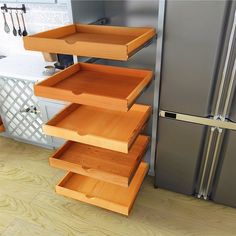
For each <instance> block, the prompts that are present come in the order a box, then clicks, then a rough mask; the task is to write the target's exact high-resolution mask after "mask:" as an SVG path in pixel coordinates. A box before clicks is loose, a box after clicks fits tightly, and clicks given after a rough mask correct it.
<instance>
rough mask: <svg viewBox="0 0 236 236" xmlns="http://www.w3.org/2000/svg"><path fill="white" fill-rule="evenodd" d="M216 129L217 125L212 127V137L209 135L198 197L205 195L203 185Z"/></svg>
mask: <svg viewBox="0 0 236 236" xmlns="http://www.w3.org/2000/svg"><path fill="white" fill-rule="evenodd" d="M215 129H216V127H211V131H210V137H209V141H208V146H207V151H206V157H205V162H204V167H203V171H202V175H201V180H200V187H199V191H198V195H197V197H198V198H201V197H202V196H204V189H203V185H204V180H205V176H206V172H207V164H208V162H209V157H210V150H211V144H212V140H213V134H214V131H215Z"/></svg>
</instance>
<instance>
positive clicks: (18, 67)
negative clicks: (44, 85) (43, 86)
mask: <svg viewBox="0 0 236 236" xmlns="http://www.w3.org/2000/svg"><path fill="white" fill-rule="evenodd" d="M53 64H54V63H53V62H50V63H49V62H45V61H44V58H43V55H42V54H41V53H38V52H31V53H26V54H23V55H15V56H9V57H6V58H3V59H0V76H6V77H13V78H19V79H24V80H30V81H35V82H37V81H41V80H43V79H46V78H47V76H45V75H43V70H44V67H45V66H46V65H53Z"/></svg>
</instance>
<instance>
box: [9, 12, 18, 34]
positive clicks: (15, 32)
mask: <svg viewBox="0 0 236 236" xmlns="http://www.w3.org/2000/svg"><path fill="white" fill-rule="evenodd" d="M9 13H10V16H11V22H12V26H13V31H12V32H13V35H14V36H17V31H16V28H15V24H14V20H13V16H12V12H11V11H10V12H9Z"/></svg>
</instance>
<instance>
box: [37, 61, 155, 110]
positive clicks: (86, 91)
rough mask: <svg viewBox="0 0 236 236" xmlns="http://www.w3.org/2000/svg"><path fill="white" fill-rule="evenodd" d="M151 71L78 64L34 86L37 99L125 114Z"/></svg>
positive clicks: (151, 75)
mask: <svg viewBox="0 0 236 236" xmlns="http://www.w3.org/2000/svg"><path fill="white" fill-rule="evenodd" d="M152 77H153V73H152V71H149V70H137V69H128V68H122V67H114V66H104V65H97V64H88V63H78V64H75V65H73V66H71V67H69V68H67V69H66V70H63V71H62V72H60V73H57V74H55V75H54V76H52V77H50V78H49V79H46V80H44V81H42V82H40V83H39V84H36V85H35V87H34V90H35V95H37V96H40V97H46V98H52V99H58V100H63V101H69V102H73V103H78V104H84V105H89V106H96V107H101V108H106V109H111V110H120V111H127V110H128V109H129V107H130V106H131V105H132V104H133V103H134V101H135V99H136V98H137V97H138V96H139V94H140V93H141V92H142V90H143V89H144V88H145V87H146V86H147V85H148V83H149V82H150V81H151V79H152Z"/></svg>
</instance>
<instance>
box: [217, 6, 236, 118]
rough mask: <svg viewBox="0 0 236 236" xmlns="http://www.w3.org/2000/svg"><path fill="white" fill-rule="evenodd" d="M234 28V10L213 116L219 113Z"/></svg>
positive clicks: (235, 14) (235, 24)
mask: <svg viewBox="0 0 236 236" xmlns="http://www.w3.org/2000/svg"><path fill="white" fill-rule="evenodd" d="M235 28H236V11H235V13H234V22H233V26H232V30H231V33H230V39H229V44H228V49H227V55H226V59H225V64H224V69H223V73H222V78H221V82H220V89H219V93H218V99H217V103H216V108H215V116H218V115H219V114H218V113H219V107H220V103H221V100H222V95H223V88H224V85H225V80H226V73H227V68H228V64H229V58H230V53H231V50H232V47H233V38H234V34H235Z"/></svg>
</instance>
